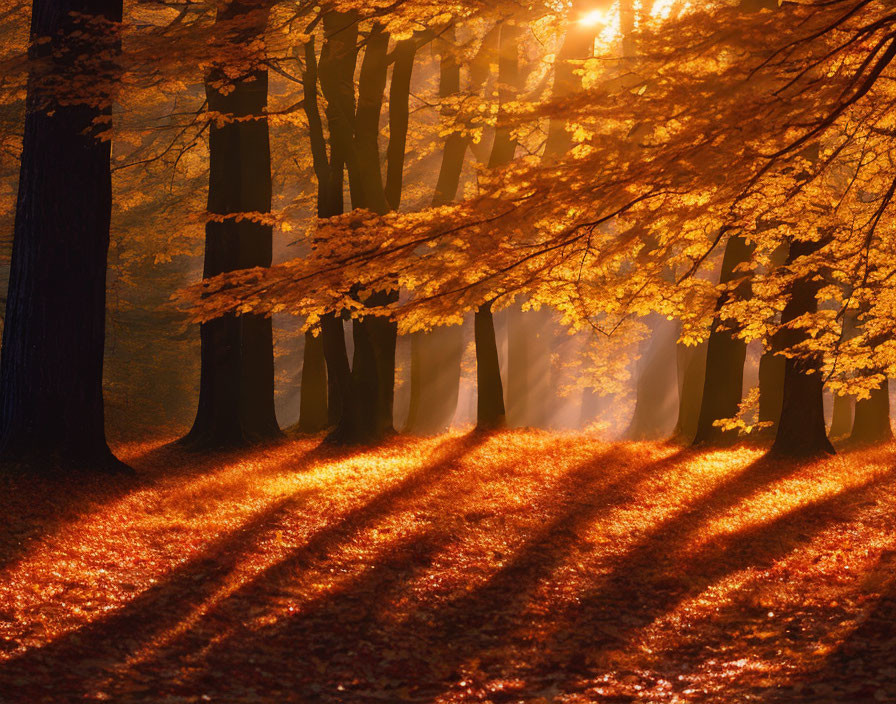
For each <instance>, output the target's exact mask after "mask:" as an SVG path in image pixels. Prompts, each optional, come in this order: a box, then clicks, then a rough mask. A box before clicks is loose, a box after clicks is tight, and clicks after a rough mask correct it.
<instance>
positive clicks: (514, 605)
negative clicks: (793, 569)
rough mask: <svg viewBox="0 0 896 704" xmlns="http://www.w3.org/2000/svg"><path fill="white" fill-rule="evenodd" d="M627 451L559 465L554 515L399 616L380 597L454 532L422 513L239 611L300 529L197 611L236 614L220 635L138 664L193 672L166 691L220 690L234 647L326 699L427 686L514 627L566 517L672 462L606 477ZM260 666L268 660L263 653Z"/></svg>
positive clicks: (621, 496)
mask: <svg viewBox="0 0 896 704" xmlns="http://www.w3.org/2000/svg"><path fill="white" fill-rule="evenodd" d="M474 437H475V436H474ZM628 454H629V451H628V449H627V448H625V447H624V446H620V447H615V448H613V449H610V450H607V451H605V452H603V453H601V454H600V455H598V456H597V457H594V458H593V459H592V460H591V461H589V462H587V463H584V464H582V465H581V466H579V467H577V468H575V469H574V470H572V471H571V472H569V473H568V474H567V475H565V476H564V477H563V479H562V481H561V482H560V483H559V485H558V486H556V487H553V488H552V493H553V495H556V496H558V497H563V496H564V495H565V496H568V499H569V500H568V501H567V502H566V504H567V505H566V506H565V508H567V509H568V510H563V508H564V507H562V506H561V507H560V510H558V512H557V515H556V517H555V518H554V520H552V521H551V522H550V523H549V524H548V525H547V526H545V527H544V528H543V529H542V530H540V531H538V532H536V533H535V534H534V535H533V536H531V538H530V539H529V540H528V541H527V542H526V544H525V546H524V548H523V549H522V550H521V551H520V552H519V553H518V554H517V555H516V556H514V557H513V558H512V559H511V560H510V561H509V562H508V564H507V565H505V566H504V567H499V568H497V569H495V571H494V574H493V575H491V576H490V577H489V578H488V579H487V580H486V581H485V582H484V584H482V585H481V586H480V587H479V588H477V589H474V590H472V591H469V592H466V591H464V592H463V593H462V594H461V595H459V596H452V595H448V596H447V597H446V598H442V599H437V600H435V601H433V600H431V599H426V600H422V601H420V602H417V603H415V604H414V606H413V608H409V609H408V610H407V612H406V613H404V614H401V615H399V616H396V615H395V614H391V613H384V605H385V604H388V603H395V602H400V601H402V600H407V599H408V591H409V590H410V591H412V585H413V583H414V582H415V580H419V579H420V577H421V576H422V575H425V574H426V573H428V572H430V568H431V567H432V563H433V560H434V559H435V558H436V557H437V556H438V555H439V553H440V552H444V551H445V550H446V549H447V548H450V547H452V546H453V545H455V544H456V543H457V540H458V539H457V536H456V535H454V532H453V530H452V528H451V527H450V526H441V525H434V526H430V527H429V528H428V529H427V530H426V531H425V532H424V533H421V534H420V535H419V536H418V539H416V540H411V541H409V542H408V543H406V544H405V545H403V546H402V548H401V549H398V548H394V549H392V550H390V553H389V555H388V556H387V557H386V558H385V560H384V561H383V560H381V561H378V562H377V564H375V565H374V566H372V567H371V568H370V569H367V570H364V571H362V572H361V573H360V574H358V575H355V576H353V577H351V578H350V579H348V580H347V581H346V582H345V583H343V584H341V585H340V586H339V588H338V589H337V590H336V591H334V592H330V593H327V594H326V595H324V596H321V597H319V598H317V599H314V600H312V601H310V602H306V603H303V604H302V605H301V609H300V613H297V614H293V615H290V614H285V615H283V616H282V617H280V618H278V619H276V620H275V622H274V623H273V624H271V625H269V626H267V627H262V628H257V627H256V626H255V625H254V624H251V623H240V618H239V612H240V611H241V610H242V609H244V607H245V604H246V603H248V602H251V603H256V604H257V603H259V602H265V601H268V602H269V601H271V595H274V594H277V593H278V592H280V591H282V589H283V588H284V586H285V585H286V584H288V583H289V582H290V580H294V579H295V574H296V570H297V569H307V568H308V567H309V565H308V564H307V554H308V551H309V549H310V550H311V552H312V553H313V552H314V548H313V547H312V546H313V543H314V542H316V541H315V539H312V542H311V544H309V546H308V547H307V548H303V549H302V550H301V551H299V552H298V553H296V554H294V555H292V556H291V557H290V558H289V559H288V560H286V561H284V562H282V563H280V564H278V565H276V566H275V567H274V568H271V569H268V570H266V571H265V573H264V574H262V575H260V576H259V577H258V578H257V579H256V580H253V581H252V582H251V583H248V584H245V585H243V587H241V589H240V590H239V592H238V593H236V594H234V595H232V596H231V597H230V598H229V599H227V600H226V601H225V602H223V603H222V604H219V605H218V606H216V607H215V613H214V614H210V616H209V617H210V618H212V619H213V620H214V621H215V622H219V623H220V622H224V623H229V624H237V625H234V626H233V627H232V628H233V630H232V631H231V632H230V633H229V634H228V635H227V636H226V637H224V638H222V637H220V636H221V634H220V632H218V631H215V630H211V631H209V632H208V633H207V635H206V638H207V641H209V642H201V640H200V641H199V642H197V641H196V640H195V639H192V638H186V639H183V640H182V641H181V642H180V643H177V644H174V645H173V647H171V648H170V649H167V650H166V651H165V652H159V653H157V654H156V655H155V656H154V657H153V658H152V659H151V660H150V661H149V662H147V663H146V664H145V668H146V669H145V670H144V672H152V671H154V670H157V669H158V668H159V666H160V664H161V663H163V662H168V663H170V662H179V663H181V664H185V663H189V667H188V668H185V669H190V670H192V671H194V672H195V674H194V675H193V676H192V677H190V678H188V679H187V680H185V681H179V682H178V683H176V685H174V690H173V691H176V692H182V693H187V692H195V691H200V690H201V691H203V692H212V693H214V694H213V695H212V696H215V695H217V696H226V694H225V692H226V691H231V689H232V688H233V687H234V686H238V683H236V684H235V683H234V681H233V680H232V679H230V680H228V681H227V682H226V683H225V682H222V681H221V679H220V673H222V672H235V671H239V670H240V668H241V667H245V662H244V659H245V657H246V653H253V654H255V655H254V657H255V662H256V663H261V662H265V663H267V664H268V665H270V664H271V659H272V658H273V659H274V660H276V661H280V660H281V659H283V662H284V663H288V670H287V673H285V674H284V673H281V675H280V676H281V677H283V676H285V677H287V678H288V682H287V683H283V682H281V683H280V685H282V686H284V687H285V689H286V690H288V691H291V692H293V696H295V692H296V691H297V690H298V691H299V692H300V693H301V695H302V696H303V697H307V698H311V699H315V700H321V701H323V700H326V699H327V698H328V697H330V698H332V699H333V700H334V701H362V700H365V698H367V697H370V698H371V700H375V699H376V698H377V697H379V696H385V697H392V698H396V697H400V696H401V690H403V689H406V688H407V687H408V685H409V684H411V683H412V682H414V681H417V682H418V683H426V685H423V684H421V686H429V688H430V691H431V693H432V694H433V695H435V694H436V693H437V692H438V691H440V689H444V687H445V686H450V685H448V684H447V683H448V682H451V681H456V679H457V677H458V670H459V668H461V667H462V665H463V664H464V663H465V662H466V661H467V660H468V659H469V658H471V657H473V658H475V657H477V654H480V653H482V652H484V651H486V650H488V649H489V648H491V647H494V646H496V645H498V644H499V643H500V641H501V640H502V639H504V638H506V637H507V634H508V632H509V631H512V630H513V629H514V628H515V620H516V619H517V617H518V614H519V612H520V610H521V609H523V608H524V606H525V604H526V602H527V601H528V599H529V596H530V594H529V592H530V590H531V589H532V588H534V587H535V586H536V585H538V584H539V583H540V582H541V581H543V580H544V579H547V578H548V577H549V576H550V574H551V572H552V571H553V570H554V569H555V568H556V567H557V565H558V564H559V563H560V562H561V561H562V560H563V559H564V558H565V555H566V553H567V551H569V550H571V549H572V548H573V546H574V544H575V543H576V541H577V540H578V538H577V536H576V531H577V529H579V528H581V527H582V526H584V525H586V524H588V523H590V522H591V521H592V520H593V519H594V517H595V515H597V514H599V513H601V512H605V511H609V510H612V507H613V506H614V505H620V504H623V503H624V502H626V501H627V500H628V499H629V498H630V495H631V492H632V491H634V490H635V488H636V487H637V486H638V485H639V484H640V483H641V482H643V481H645V480H646V479H647V477H648V476H649V475H650V472H651V470H652V471H653V472H659V471H661V470H662V468H663V467H668V466H671V465H674V463H675V461H676V459H677V458H679V457H680V455H681V454H682V453H676V454H674V455H672V456H669V457H667V458H665V459H663V460H660V461H659V462H657V463H655V464H654V465H653V466H652V467H644V466H639V465H637V464H636V463H631V464H630V466H629V467H628V471H627V472H626V473H625V474H624V475H623V476H621V477H618V478H616V480H615V481H608V480H607V478H606V472H605V467H606V465H607V464H608V463H611V462H617V463H618V462H620V461H621V459H623V458H625V457H626V456H627V455H628ZM583 485H584V486H587V487H589V488H590V489H593V490H595V491H600V495H601V496H602V497H603V498H604V500H603V501H601V500H600V498H598V497H594V498H593V500H591V501H582V500H581V498H583V497H581V496H580V493H579V492H580V490H581V488H582V487H583ZM588 498H592V497H588ZM390 503H393V502H392V501H391V500H390ZM371 508H372V505H371ZM371 508H367V509H365V511H364V513H365V514H366V513H367V512H368V511H370V510H371ZM378 513H380V511H379V509H378V508H376V509H375V511H374V513H373V514H370V516H369V517H365V516H364V515H362V516H360V517H356V518H361V521H360V523H359V522H358V521H353V522H352V524H351V527H352V530H354V531H357V530H359V529H360V527H361V526H363V525H364V524H366V523H369V518H370V517H372V516H373V515H376V514H378ZM468 516H469V519H468V520H470V521H472V522H474V523H475V522H478V521H480V520H481V518H480V517H479V515H478V514H475V513H473V514H468ZM211 641H213V642H211ZM197 652H201V653H202V656H201V663H200V662H196V661H195V658H194V655H191V654H195V653H197ZM383 654H386V655H385V657H384V655H383ZM390 654H391V655H390ZM282 667H283V665H282V664H281V665H280V669H282ZM272 669H274V670H277V669H278V668H277V667H276V665H275V666H274V667H273V668H272ZM261 671H270V670H269V669H265V668H261ZM409 675H410V676H411V677H412V679H410V680H408V679H407V678H408V676H409ZM138 677H139V676H138ZM374 682H375V683H380V685H381V686H380V685H378V686H379V689H378V691H376V692H373V691H372V690H370V686H371V685H370V683H374ZM389 683H391V684H389ZM222 685H223V686H224V688H225V689H224V690H222V689H221V687H222ZM265 691H266V695H267V696H268V697H270V698H269V699H268V700H269V701H276V700H277V697H278V696H279V690H278V689H276V688H274V689H271V690H265Z"/></svg>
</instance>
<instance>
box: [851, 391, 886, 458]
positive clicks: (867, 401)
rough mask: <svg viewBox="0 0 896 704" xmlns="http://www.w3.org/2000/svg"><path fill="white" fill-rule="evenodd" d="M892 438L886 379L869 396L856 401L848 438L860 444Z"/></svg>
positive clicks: (870, 443) (875, 443)
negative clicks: (853, 419) (853, 418)
mask: <svg viewBox="0 0 896 704" xmlns="http://www.w3.org/2000/svg"><path fill="white" fill-rule="evenodd" d="M892 439H893V429H892V427H891V426H890V382H889V379H887V380H885V381H884V382H883V384H882V385H881V386H878V387H877V388H876V389H874V390H873V391H872V392H871V396H870V397H869V398H864V399H861V400H859V401H856V413H855V421H854V422H853V426H852V435H850V437H849V440H850V442H853V443H857V444H861V445H880V444H883V443H886V442H890V441H891V440H892Z"/></svg>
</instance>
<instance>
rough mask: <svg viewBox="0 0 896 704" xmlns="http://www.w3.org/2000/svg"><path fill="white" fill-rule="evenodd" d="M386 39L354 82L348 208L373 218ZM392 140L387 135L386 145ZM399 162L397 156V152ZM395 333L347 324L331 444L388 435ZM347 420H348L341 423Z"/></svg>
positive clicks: (379, 320)
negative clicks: (346, 367)
mask: <svg viewBox="0 0 896 704" xmlns="http://www.w3.org/2000/svg"><path fill="white" fill-rule="evenodd" d="M388 49H389V35H388V34H387V33H386V32H385V31H384V30H383V27H382V26H381V25H379V24H377V25H374V27H373V29H372V30H371V32H370V35H369V36H368V38H367V43H366V49H365V52H364V60H363V61H362V62H361V73H360V77H359V81H358V108H357V111H356V113H355V136H354V153H355V157H356V159H357V164H358V182H357V183H352V184H351V195H352V206H353V207H355V208H367V209H368V210H372V211H374V212H376V213H380V214H383V213H387V212H389V210H390V205H389V201H388V199H387V197H386V190H385V187H384V185H383V175H382V172H381V171H380V148H379V132H380V114H381V112H382V107H383V97H384V95H385V91H386V79H387V75H388ZM395 138H396V136H395V135H393V136H392V139H395ZM402 156H403V151H402ZM396 296H397V292H392V291H381V292H377V293H375V294H374V295H373V296H371V297H370V298H369V299H368V300H366V301H365V304H366V305H367V306H371V307H374V306H380V305H387V304H389V303H391V302H393V301H394V300H395V298H396ZM397 332H398V328H397V326H396V324H395V323H394V322H393V321H392V320H390V319H388V318H385V317H378V316H369V317H367V318H361V319H355V320H353V321H352V333H353V337H354V341H355V348H354V355H353V357H352V376H351V382H352V385H351V393H352V396H353V403H355V404H356V405H357V408H356V409H354V413H353V421H351V422H350V423H346V424H344V425H343V426H342V427H341V428H337V431H336V433H335V434H334V436H333V439H336V440H339V441H341V442H347V443H365V444H367V443H375V442H378V441H380V440H381V439H382V438H384V437H385V436H386V435H388V434H390V433H392V432H394V428H393V420H392V408H393V402H394V398H395V391H394V389H395V345H396V340H397ZM346 420H348V418H346Z"/></svg>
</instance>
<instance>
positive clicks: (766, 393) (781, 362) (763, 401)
mask: <svg viewBox="0 0 896 704" xmlns="http://www.w3.org/2000/svg"><path fill="white" fill-rule="evenodd" d="M786 367H787V360H786V359H785V358H784V357H782V356H781V355H779V354H775V353H774V351H772V350H766V351H765V353H763V355H762V358H761V359H760V360H759V422H760V423H771V425H770V426H768V429H767V430H763V431H762V432H763V434H768V435H771V436H772V437H774V436H775V435H777V433H778V421H779V420H780V419H781V407H782V406H783V405H784V371H785V369H786Z"/></svg>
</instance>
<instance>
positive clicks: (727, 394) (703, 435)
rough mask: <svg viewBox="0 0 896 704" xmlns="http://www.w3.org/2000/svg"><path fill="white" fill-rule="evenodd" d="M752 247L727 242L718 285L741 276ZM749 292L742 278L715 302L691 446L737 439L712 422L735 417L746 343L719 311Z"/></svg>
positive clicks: (739, 241)
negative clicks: (704, 374) (714, 313)
mask: <svg viewBox="0 0 896 704" xmlns="http://www.w3.org/2000/svg"><path fill="white" fill-rule="evenodd" d="M752 253H753V247H751V246H750V245H748V244H747V242H746V240H745V239H744V238H743V237H740V236H733V237H731V238H729V239H728V243H727V245H726V246H725V255H724V257H723V260H722V272H721V276H720V278H719V284H720V285H723V286H724V285H727V284H730V283H732V282H734V281H736V280H737V279H738V278H740V277H741V276H742V273H741V272H738V271H737V267H738V266H740V265H741V264H745V263H747V262H749V261H750V257H751V256H752ZM749 293H750V283H749V280H748V279H744V280H743V281H742V282H741V283H740V285H739V286H737V287H736V288H735V289H734V291H724V292H723V293H722V294H721V295H720V296H719V300H718V302H717V303H716V315H715V319H714V320H713V324H712V331H711V332H710V335H709V345H708V347H707V350H706V380H705V382H704V384H703V398H702V401H701V403H700V416H699V419H698V421H697V433H696V435H695V437H694V444H695V445H719V444H724V443H730V442H734V441H736V440H737V437H738V434H737V431H735V430H723V429H722V428H719V427H718V426H716V425H715V423H716V421H720V420H723V419H725V418H733V417H734V416H736V415H737V412H738V410H739V407H740V402H741V398H742V397H743V383H744V362H745V361H746V358H747V343H746V342H744V341H743V340H741V339H740V338H739V337H738V336H737V327H736V325H735V323H734V321H732V320H725V319H723V318H722V317H721V315H722V313H721V312H722V309H723V307H724V306H725V304H726V303H727V302H728V301H729V300H730V299H731V298H732V297H739V298H743V297H746V296H748V295H749Z"/></svg>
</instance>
